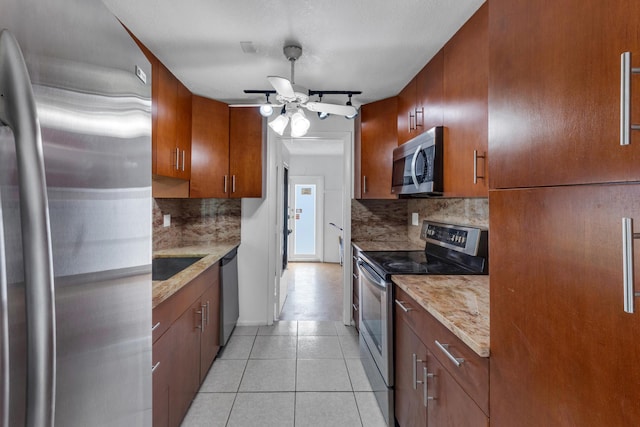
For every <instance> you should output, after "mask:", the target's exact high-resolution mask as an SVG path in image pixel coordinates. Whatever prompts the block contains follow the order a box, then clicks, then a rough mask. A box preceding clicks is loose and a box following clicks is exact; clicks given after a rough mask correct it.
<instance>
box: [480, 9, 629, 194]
mask: <svg viewBox="0 0 640 427" xmlns="http://www.w3.org/2000/svg"><path fill="white" fill-rule="evenodd" d="M490 7H491V14H490V22H489V28H490V39H489V45H490V46H491V53H490V67H491V74H490V77H489V91H490V96H489V99H490V104H489V111H490V117H491V127H490V129H489V132H490V138H489V140H490V146H489V148H490V152H491V157H490V159H489V168H490V170H491V172H492V174H491V180H490V186H491V188H512V187H532V186H548V185H565V184H584V183H601V182H625V181H638V180H640V167H638V164H640V131H639V130H634V131H630V133H631V135H630V144H629V145H621V144H620V142H621V120H620V116H621V114H620V113H621V104H625V105H629V106H630V107H631V108H630V110H631V120H630V122H631V123H632V124H636V125H637V124H640V108H639V107H640V75H638V74H632V75H631V77H630V80H631V82H632V83H633V84H632V85H631V91H630V96H629V97H625V98H627V99H621V92H622V91H621V75H622V73H621V54H622V53H623V52H631V67H633V68H638V67H640V37H639V36H638V16H640V2H638V1H637V0H618V1H615V2H603V1H599V0H582V1H581V0H568V1H562V2H545V3H544V5H542V4H540V2H527V1H509V0H497V1H496V2H493V0H492V2H491V4H490Z"/></svg>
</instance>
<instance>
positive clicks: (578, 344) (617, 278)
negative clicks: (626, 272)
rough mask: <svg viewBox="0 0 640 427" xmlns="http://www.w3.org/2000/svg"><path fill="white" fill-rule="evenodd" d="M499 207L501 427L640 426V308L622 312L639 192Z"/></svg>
mask: <svg viewBox="0 0 640 427" xmlns="http://www.w3.org/2000/svg"><path fill="white" fill-rule="evenodd" d="M489 202H490V205H491V217H490V228H491V236H490V239H491V242H490V251H491V253H490V259H491V263H492V264H491V360H490V363H491V371H490V384H491V387H490V401H491V423H492V425H494V426H498V427H500V426H514V425H518V426H524V427H526V426H532V427H533V426H542V425H554V426H579V425H582V426H586V425H591V426H596V425H598V426H599V425H602V426H604V425H611V426H613V425H616V426H622V425H637V423H638V420H640V405H639V404H638V402H640V387H638V384H640V364H638V361H639V360H640V345H638V337H640V306H639V304H640V299H638V298H635V301H634V302H635V303H636V313H635V314H628V313H625V312H624V311H623V250H622V247H623V245H622V231H621V230H622V226H621V223H622V220H621V218H623V217H629V218H633V219H634V220H635V229H636V231H637V230H638V229H639V228H640V185H637V184H635V185H622V184H621V185H589V186H573V187H571V186H569V187H549V188H539V189H523V190H504V191H492V192H490V195H489ZM632 242H633V240H632ZM632 244H633V243H632ZM633 245H634V246H635V249H636V251H635V254H636V255H635V259H634V261H635V262H634V264H635V265H636V266H638V265H640V264H638V262H639V261H640V256H638V253H639V252H640V250H637V249H638V244H637V243H635V244H633ZM635 277H637V274H636V276H635ZM635 287H636V290H640V283H638V281H637V279H636V285H635Z"/></svg>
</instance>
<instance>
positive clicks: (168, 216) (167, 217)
mask: <svg viewBox="0 0 640 427" xmlns="http://www.w3.org/2000/svg"><path fill="white" fill-rule="evenodd" d="M162 225H163V226H164V227H169V226H170V225H171V214H165V215H164V216H163V217H162Z"/></svg>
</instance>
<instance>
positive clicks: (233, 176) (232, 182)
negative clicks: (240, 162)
mask: <svg viewBox="0 0 640 427" xmlns="http://www.w3.org/2000/svg"><path fill="white" fill-rule="evenodd" d="M231 192H232V193H235V192H236V176H235V175H232V176H231Z"/></svg>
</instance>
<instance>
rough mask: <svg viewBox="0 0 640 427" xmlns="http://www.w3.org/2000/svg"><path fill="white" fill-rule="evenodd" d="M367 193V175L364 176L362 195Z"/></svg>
mask: <svg viewBox="0 0 640 427" xmlns="http://www.w3.org/2000/svg"><path fill="white" fill-rule="evenodd" d="M366 192H367V176H366V175H362V193H363V194H364V193H366Z"/></svg>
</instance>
